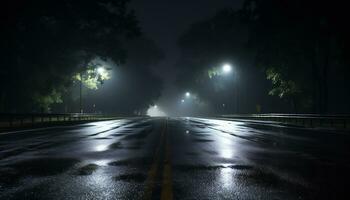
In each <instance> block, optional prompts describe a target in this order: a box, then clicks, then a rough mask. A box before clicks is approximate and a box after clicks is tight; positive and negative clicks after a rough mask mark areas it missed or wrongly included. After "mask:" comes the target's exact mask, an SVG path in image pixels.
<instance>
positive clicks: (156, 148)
mask: <svg viewBox="0 0 350 200" xmlns="http://www.w3.org/2000/svg"><path fill="white" fill-rule="evenodd" d="M349 144H350V135H349V134H347V133H341V132H327V131H320V130H318V131H317V130H310V129H302V128H297V127H282V126H277V125H269V124H260V123H256V122H238V121H225V120H217V119H203V118H127V119H121V120H113V121H103V122H93V123H86V124H81V125H74V126H62V127H52V128H45V129H36V130H31V131H19V132H13V133H5V134H4V133H2V134H0V199H172V198H173V199H343V198H345V195H347V196H349V190H348V188H347V186H346V184H347V183H348V180H349V177H350V176H349V173H350V171H349V169H350V162H349V158H350V146H349Z"/></svg>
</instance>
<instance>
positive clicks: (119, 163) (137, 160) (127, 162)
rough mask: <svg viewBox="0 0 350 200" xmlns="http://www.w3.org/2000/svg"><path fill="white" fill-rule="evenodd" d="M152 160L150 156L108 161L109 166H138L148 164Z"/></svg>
mask: <svg viewBox="0 0 350 200" xmlns="http://www.w3.org/2000/svg"><path fill="white" fill-rule="evenodd" d="M151 162H152V158H147V157H145V158H132V159H125V160H118V161H114V162H110V163H108V165H110V166H130V165H134V166H139V167H142V166H144V165H150V164H151Z"/></svg>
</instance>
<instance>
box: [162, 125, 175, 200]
mask: <svg viewBox="0 0 350 200" xmlns="http://www.w3.org/2000/svg"><path fill="white" fill-rule="evenodd" d="M167 125H168V120H167V121H166V128H167ZM172 199H173V185H172V169H171V159H170V145H169V139H168V137H166V139H165V158H164V169H163V184H162V193H161V200H172Z"/></svg>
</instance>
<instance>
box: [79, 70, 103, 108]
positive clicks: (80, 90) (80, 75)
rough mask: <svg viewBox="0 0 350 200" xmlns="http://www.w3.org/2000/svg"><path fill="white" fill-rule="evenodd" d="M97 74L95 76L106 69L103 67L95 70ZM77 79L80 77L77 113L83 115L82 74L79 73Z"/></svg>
mask: <svg viewBox="0 0 350 200" xmlns="http://www.w3.org/2000/svg"><path fill="white" fill-rule="evenodd" d="M95 70H96V72H97V76H101V75H102V74H103V73H105V72H106V69H105V68H104V67H99V68H97V69H95ZM79 77H80V85H79V111H80V113H81V114H83V113H84V109H83V72H82V71H81V72H80V73H79Z"/></svg>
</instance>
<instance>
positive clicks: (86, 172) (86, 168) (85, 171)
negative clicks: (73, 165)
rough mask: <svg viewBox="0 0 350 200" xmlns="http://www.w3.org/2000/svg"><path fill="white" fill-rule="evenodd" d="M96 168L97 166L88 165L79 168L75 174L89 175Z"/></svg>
mask: <svg viewBox="0 0 350 200" xmlns="http://www.w3.org/2000/svg"><path fill="white" fill-rule="evenodd" d="M98 168H99V166H98V165H96V164H88V165H85V166H84V167H81V168H79V169H78V171H77V173H76V174H77V175H80V176H86V175H91V174H92V173H94V172H95V171H96V170H97V169H98Z"/></svg>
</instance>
